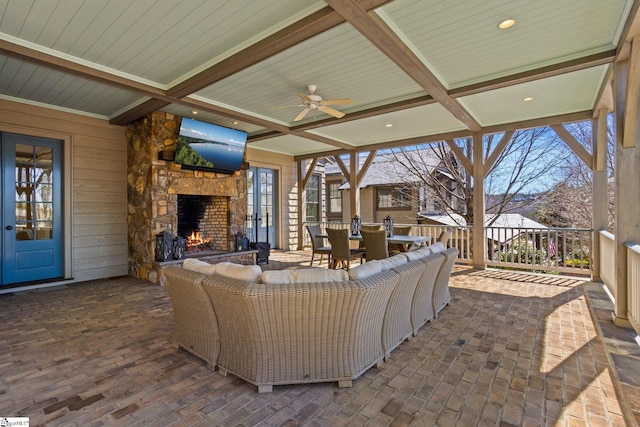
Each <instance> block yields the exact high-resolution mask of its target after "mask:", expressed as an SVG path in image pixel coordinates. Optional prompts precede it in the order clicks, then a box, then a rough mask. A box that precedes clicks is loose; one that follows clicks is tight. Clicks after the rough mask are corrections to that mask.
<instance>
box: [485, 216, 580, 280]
mask: <svg viewBox="0 0 640 427" xmlns="http://www.w3.org/2000/svg"><path fill="white" fill-rule="evenodd" d="M485 236H486V238H487V259H486V264H487V266H491V267H498V268H508V269H516V270H532V271H536V272H544V273H549V272H552V273H553V272H556V273H569V274H576V275H589V274H592V272H593V268H592V265H593V262H592V259H591V257H592V254H593V251H592V248H593V245H592V231H591V230H590V229H584V228H523V227H517V228H516V227H485Z"/></svg>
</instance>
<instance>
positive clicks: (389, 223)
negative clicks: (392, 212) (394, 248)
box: [383, 215, 393, 237]
mask: <svg viewBox="0 0 640 427" xmlns="http://www.w3.org/2000/svg"><path fill="white" fill-rule="evenodd" d="M383 223H384V229H385V231H386V232H387V237H391V236H393V218H391V217H390V216H389V215H387V216H386V218H385V219H384V220H383Z"/></svg>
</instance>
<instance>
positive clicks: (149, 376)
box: [0, 252, 639, 426]
mask: <svg viewBox="0 0 640 427" xmlns="http://www.w3.org/2000/svg"><path fill="white" fill-rule="evenodd" d="M308 261H309V252H304V253H300V252H293V253H274V254H273V255H272V260H271V262H270V264H269V265H267V266H264V268H283V267H292V266H298V265H302V264H308ZM450 286H451V296H452V301H451V304H450V305H449V306H448V307H446V308H445V309H444V310H443V311H442V312H441V315H440V316H439V317H438V319H436V320H434V321H432V322H430V323H428V324H426V325H425V326H424V327H423V328H422V329H421V330H420V331H419V333H418V335H417V336H416V337H414V338H412V339H411V340H410V341H407V342H405V343H403V344H402V345H400V346H399V347H398V348H397V349H396V350H395V351H394V352H393V353H392V354H391V358H390V360H389V361H387V362H386V363H385V364H384V365H383V366H382V367H380V368H372V369H370V370H369V371H367V372H366V373H365V374H364V375H363V376H362V377H360V378H359V379H357V380H356V381H354V383H353V388H346V389H341V388H338V387H337V385H336V384H335V383H324V384H311V385H292V386H275V387H274V390H273V393H269V394H258V393H257V391H256V388H255V387H253V386H251V385H249V384H247V383H245V382H244V381H242V380H240V379H238V378H236V377H234V376H228V377H223V376H222V375H220V374H219V373H218V372H212V371H210V370H208V369H207V368H206V365H205V363H204V362H202V361H201V360H199V359H198V358H196V357H194V356H192V355H191V354H189V353H187V352H185V351H183V350H177V349H174V348H173V347H172V346H171V345H170V335H171V327H172V322H173V318H172V310H171V304H170V301H169V297H168V295H167V293H166V291H165V289H164V288H162V287H161V286H156V285H151V284H150V283H148V282H144V281H141V280H137V279H132V278H128V277H123V278H116V279H111V280H99V281H93V282H86V283H82V284H77V285H72V286H66V287H59V288H54V289H49V290H41V291H31V292H22V293H16V294H6V295H0V308H1V310H0V321H1V322H2V325H3V328H2V331H1V332H0V343H2V344H1V347H0V348H1V350H0V373H1V377H0V417H9V416H21V417H29V419H30V422H31V425H32V426H39V425H49V426H67V425H68V426H141V425H157V426H169V425H175V426H190V425H197V426H214V425H221V426H253V425H264V426H299V425H300V426H302V425H304V426H316V425H317V426H320V425H330V426H346V425H349V426H364V425H368V426H387V425H394V426H403V425H415V426H431V425H443V426H452V425H460V426H473V425H493V426H511V425H513V426H520V425H524V426H540V425H560V426H579V425H589V426H601V425H609V426H624V425H634V424H635V422H636V421H634V414H637V412H634V410H638V409H639V408H637V407H634V405H637V402H636V401H635V400H634V399H629V398H628V396H627V395H628V394H629V393H632V392H633V391H634V389H633V388H631V389H624V388H623V387H621V386H620V383H619V380H618V377H617V375H616V371H615V369H614V368H612V364H611V361H610V358H609V356H608V353H607V351H606V350H605V344H604V342H603V339H602V338H601V337H600V336H598V330H599V329H598V327H597V325H596V323H594V320H593V318H592V315H591V314H590V309H589V306H588V303H587V295H586V292H585V289H584V286H585V283H584V282H583V281H581V280H570V279H558V278H549V277H548V276H547V277H545V276H535V275H526V274H520V275H518V274H508V273H499V272H495V271H477V270H475V271H474V270H470V269H466V268H456V269H455V271H454V274H453V275H452V278H451V283H450ZM630 402H631V403H630ZM636 416H637V415H636Z"/></svg>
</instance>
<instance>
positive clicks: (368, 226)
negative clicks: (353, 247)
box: [358, 224, 384, 251]
mask: <svg viewBox="0 0 640 427" xmlns="http://www.w3.org/2000/svg"><path fill="white" fill-rule="evenodd" d="M362 230H369V231H377V230H384V226H383V225H382V224H363V225H361V226H360V231H361V232H362ZM360 234H362V233H360ZM358 248H359V249H360V250H361V251H364V250H365V249H366V247H365V245H364V240H360V243H359V244H358Z"/></svg>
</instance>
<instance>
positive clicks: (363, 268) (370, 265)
mask: <svg viewBox="0 0 640 427" xmlns="http://www.w3.org/2000/svg"><path fill="white" fill-rule="evenodd" d="M381 271H382V263H381V262H380V260H377V259H374V260H373V261H368V262H365V263H364V264H360V265H358V266H357V267H353V268H352V269H350V270H349V279H351V280H357V279H364V278H367V277H369V276H373V275H374V274H378V273H380V272H381Z"/></svg>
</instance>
